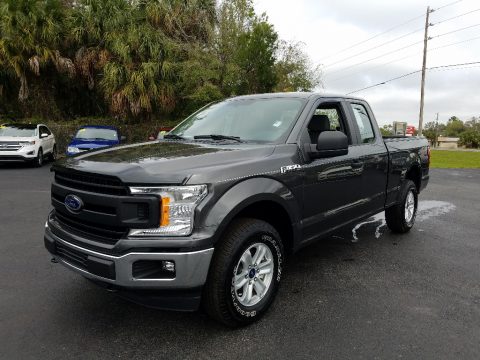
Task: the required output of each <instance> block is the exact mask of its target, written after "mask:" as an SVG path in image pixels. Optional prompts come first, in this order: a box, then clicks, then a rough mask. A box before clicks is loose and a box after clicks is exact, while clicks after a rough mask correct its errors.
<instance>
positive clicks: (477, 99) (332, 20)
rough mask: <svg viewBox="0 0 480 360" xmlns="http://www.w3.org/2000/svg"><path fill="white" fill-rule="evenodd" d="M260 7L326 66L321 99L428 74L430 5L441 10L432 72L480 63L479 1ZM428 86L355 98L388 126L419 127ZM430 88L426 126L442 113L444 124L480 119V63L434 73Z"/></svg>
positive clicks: (414, 81) (414, 83)
mask: <svg viewBox="0 0 480 360" xmlns="http://www.w3.org/2000/svg"><path fill="white" fill-rule="evenodd" d="M254 6H255V10H256V12H257V13H258V14H260V13H263V12H266V14H267V15H268V18H269V21H270V22H271V23H272V24H273V25H274V27H275V30H276V31H277V32H278V34H279V36H280V38H282V39H284V40H289V41H298V42H302V43H303V44H304V50H305V51H306V53H307V54H308V55H309V57H310V58H311V60H312V62H313V64H315V65H317V64H321V65H322V66H321V68H322V73H323V75H322V82H323V86H322V87H320V88H318V89H316V90H317V91H320V92H327V93H335V94H346V93H349V92H352V91H355V90H358V89H362V88H365V87H368V86H371V85H375V84H377V83H381V82H384V81H386V80H390V79H393V78H396V77H398V76H401V75H404V74H407V73H410V72H413V71H416V70H420V69H421V68H422V58H423V39H424V27H425V14H426V10H427V6H430V7H431V8H433V9H434V10H435V11H433V12H432V13H431V14H430V21H429V22H430V23H431V24H433V26H429V29H428V32H429V36H430V37H432V39H431V40H429V41H428V47H427V49H429V51H428V53H427V68H430V67H437V66H444V65H450V64H463V63H470V62H480V2H479V1H478V0H460V1H458V0H431V1H428V2H427V1H425V0H402V1H392V0H363V1H353V0H350V1H346V0H334V1H319V0H317V1H315V0H295V1H287V0H254ZM467 12H471V13H470V14H466V15H464V14H465V13H467ZM454 17H456V18H454ZM451 18H454V19H451ZM444 20H446V21H444ZM465 27H470V28H468V29H464V30H460V29H462V28H465ZM457 30H458V31H457ZM450 32H451V33H450ZM377 35H378V36H377ZM372 37H373V38H372ZM370 38H372V39H370ZM475 38H476V39H475ZM456 43H458V44H456ZM361 63H363V64H361ZM420 82H421V72H418V73H416V74H413V75H411V76H406V77H404V78H401V79H398V80H396V81H392V82H389V83H386V84H385V85H381V86H376V87H373V88H370V89H366V90H364V91H359V92H356V93H354V94H352V95H353V96H357V97H361V98H364V99H365V100H367V101H368V102H369V103H370V105H371V107H372V109H373V111H374V113H375V116H376V119H377V121H378V123H379V124H380V125H381V126H382V125H386V124H391V123H392V122H393V121H406V122H407V123H408V124H409V125H414V126H418V118H419V107H420ZM425 84H426V85H425V108H424V123H426V122H429V121H433V120H434V119H435V117H436V113H439V122H444V123H445V122H446V121H447V120H448V119H449V118H450V117H451V116H454V115H455V116H457V117H459V118H460V119H463V120H469V119H470V118H471V117H472V116H477V117H478V116H480V63H478V64H475V65H465V66H460V67H457V68H455V69H453V68H445V67H444V68H439V69H432V70H429V71H427V73H426V83H425Z"/></svg>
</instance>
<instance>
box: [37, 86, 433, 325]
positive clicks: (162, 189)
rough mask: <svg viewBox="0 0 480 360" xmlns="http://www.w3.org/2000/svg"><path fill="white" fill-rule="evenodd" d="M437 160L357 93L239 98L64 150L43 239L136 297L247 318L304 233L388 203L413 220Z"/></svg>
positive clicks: (389, 209)
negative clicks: (167, 125)
mask: <svg viewBox="0 0 480 360" xmlns="http://www.w3.org/2000/svg"><path fill="white" fill-rule="evenodd" d="M429 161H430V152H429V147H428V144H427V141H426V140H425V139H424V138H418V137H391V138H383V137H382V135H381V133H380V131H379V129H378V126H377V124H376V122H375V118H374V116H373V113H372V111H371V109H370V107H369V105H368V104H367V103H366V102H365V101H364V100H361V99H358V98H352V97H342V96H334V95H319V94H312V93H287V94H266V95H250V96H241V97H236V98H231V99H228V100H225V101H221V102H217V103H214V104H210V105H208V106H206V107H204V108H202V109H200V110H199V111H197V112H196V113H194V114H193V115H191V116H190V117H188V118H187V119H186V120H184V121H183V122H182V123H180V124H179V125H178V126H177V127H175V128H174V129H173V130H172V131H170V132H169V133H168V134H167V135H165V137H164V139H162V140H159V141H155V142H147V143H141V144H133V145H125V146H119V147H115V148H111V149H101V150H97V151H93V152H90V153H85V154H80V155H77V156H75V157H72V158H67V159H65V160H64V161H63V162H59V163H56V164H55V165H54V166H53V168H52V170H53V171H54V172H55V176H54V181H53V184H52V198H51V199H52V205H53V208H54V209H53V211H52V212H51V213H50V215H49V216H48V220H47V222H46V225H45V226H46V229H45V237H44V240H45V246H46V248H47V249H48V251H49V252H50V253H51V254H52V255H53V258H52V261H53V262H58V263H61V264H63V265H64V266H66V267H67V268H69V269H71V270H73V271H76V272H78V273H80V274H81V275H83V276H84V277H86V278H88V279H90V280H92V281H94V282H96V283H97V284H99V285H102V286H104V287H106V288H108V289H109V290H111V291H115V292H117V294H119V295H121V296H123V297H125V298H127V299H130V300H132V301H135V302H138V303H142V304H145V305H147V306H152V307H157V308H163V309H176V310H196V309H198V308H199V307H200V305H203V308H204V309H205V310H206V311H207V313H208V314H209V315H210V316H212V317H213V318H215V319H217V320H219V321H221V322H223V323H224V324H227V325H230V326H240V325H245V324H248V323H251V322H253V321H255V320H256V319H258V318H259V317H261V316H262V314H264V313H265V312H266V310H267V309H268V307H269V306H270V305H271V303H272V301H273V299H274V297H275V294H276V292H277V289H278V287H279V284H280V282H281V280H282V276H283V271H284V264H285V259H286V257H287V256H288V255H289V254H291V253H293V252H295V251H297V250H298V249H300V248H302V247H303V246H305V245H308V244H310V243H311V242H313V241H316V240H318V239H320V238H322V237H325V236H326V235H327V234H330V233H332V232H334V231H335V230H336V229H338V228H340V227H343V226H346V225H349V224H350V225H351V224H353V223H355V222H358V221H360V220H362V219H364V218H367V217H370V216H371V215H373V214H376V213H378V212H381V211H385V215H386V222H387V225H388V226H389V228H390V229H391V230H392V231H394V232H398V233H406V232H408V231H409V230H410V228H411V227H412V226H413V224H414V222H415V215H416V212H417V196H418V194H419V193H420V191H421V190H422V189H424V188H425V186H426V185H427V182H428V178H429V174H428V173H429Z"/></svg>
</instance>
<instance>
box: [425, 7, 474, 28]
mask: <svg viewBox="0 0 480 360" xmlns="http://www.w3.org/2000/svg"><path fill="white" fill-rule="evenodd" d="M477 11H480V8H478V9H475V10H471V11H468V12H466V13H463V14H460V15H457V16H453V17H451V18H448V19H444V20H440V21H438V22H436V23H433V24H432V26H433V25H439V24H443V23H444V22H447V21H450V20H454V19H458V18H460V17H462V16H465V15H468V14H471V13H474V12H477Z"/></svg>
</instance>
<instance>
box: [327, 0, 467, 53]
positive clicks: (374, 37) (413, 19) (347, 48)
mask: <svg viewBox="0 0 480 360" xmlns="http://www.w3.org/2000/svg"><path fill="white" fill-rule="evenodd" d="M462 1H463V0H457V1H453V2H451V3H448V4H445V5H442V6H440V7H438V8H436V9H432V11H438V10H441V9H443V8H446V7H448V6H452V5H455V4H458V3H459V2H462ZM465 15H466V14H465ZM424 16H425V14H424V13H422V14H421V15H418V16H415V17H413V18H411V19H409V20H407V21H405V22H403V23H401V24H398V25H395V26H392V27H391V28H388V29H387V30H385V31H382V32H380V33H378V34H376V35H373V36H371V37H369V38H368V39H365V40H362V41H360V42H358V43H355V44H352V45H350V46H347V47H346V48H343V49H341V50H339V51H337V52H335V53H333V54H330V55H327V56H326V57H325V58H324V60H327V59H330V58H332V57H334V56H336V55H338V54H341V53H343V52H345V51H347V50H350V49H353V48H355V47H357V46H360V45H362V44H365V43H366V42H369V41H371V40H373V39H376V38H377V37H379V36H382V35H385V34H387V33H389V32H391V31H393V30H395V29H398V28H400V27H402V26H404V25H407V24H410V23H411V22H414V21H415V20H417V19H420V18H423V17H424Z"/></svg>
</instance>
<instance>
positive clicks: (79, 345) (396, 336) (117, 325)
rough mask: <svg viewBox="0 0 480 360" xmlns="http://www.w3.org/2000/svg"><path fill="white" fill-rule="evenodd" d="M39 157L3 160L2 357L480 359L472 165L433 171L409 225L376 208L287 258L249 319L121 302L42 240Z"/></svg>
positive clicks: (479, 189) (45, 205)
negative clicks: (271, 297) (398, 230)
mask: <svg viewBox="0 0 480 360" xmlns="http://www.w3.org/2000/svg"><path fill="white" fill-rule="evenodd" d="M51 176H52V175H51V173H50V172H49V171H48V168H47V167H44V168H41V169H30V168H25V167H22V166H15V167H11V166H10V167H0V189H1V191H0V227H1V230H2V231H1V235H0V264H1V270H2V274H3V276H2V277H0V358H1V359H14V358H15V359H30V358H31V359H39V358H42V359H43V358H52V359H57V358H58V359H63V358H66V357H68V358H80V359H87V358H129V359H146V358H147V359H149V358H151V359H159V358H169V359H177V358H178V359H186V358H195V359H210V358H213V357H217V358H225V359H226V358H239V359H245V358H255V359H284V358H285V359H287V358H304V359H305V358H310V359H318V358H327V359H347V358H354V359H393V358H402V359H479V358H480V282H479V279H480V221H479V219H480V217H479V214H480V170H451V169H450V170H437V169H435V170H432V178H431V182H430V184H429V187H428V188H427V190H426V191H425V192H423V193H422V194H421V195H420V203H419V206H420V211H419V214H418V217H417V223H416V225H415V227H414V228H413V229H412V231H411V232H410V233H409V234H406V235H395V234H392V233H390V231H389V230H388V228H387V227H386V226H385V223H384V219H383V214H378V215H377V216H375V217H373V218H371V219H368V220H366V221H364V222H362V223H361V224H358V225H357V226H356V227H355V228H354V229H351V228H348V229H342V230H341V231H339V232H338V233H336V234H335V235H334V236H331V237H330V238H328V239H325V240H324V241H322V242H319V243H316V244H313V245H312V246H309V247H307V248H305V249H303V250H301V251H300V252H299V253H298V254H296V255H295V256H293V258H291V259H290V261H289V264H288V267H287V269H286V272H285V277H284V279H283V282H282V285H281V288H280V291H279V293H278V297H277V299H276V301H275V303H274V305H273V307H272V308H271V310H270V311H269V312H268V313H267V315H266V316H265V317H264V318H263V319H262V320H261V321H260V322H259V323H257V324H254V325H253V326H250V327H248V328H244V329H238V330H230V329H225V328H224V327H222V326H221V325H218V324H216V323H215V322H213V321H211V320H209V319H208V318H207V316H206V315H204V314H202V313H193V314H190V313H172V312H162V311H156V310H151V309H147V308H143V307H140V306H137V305H135V304H131V303H128V302H125V301H123V300H121V299H118V298H117V297H115V296H113V295H112V294H110V293H107V292H105V291H103V290H102V289H99V288H97V287H95V286H94V285H92V284H90V283H89V282H87V281H86V280H84V279H82V278H81V277H80V276H78V275H76V274H74V273H72V272H70V271H67V270H66V269H64V268H63V267H61V266H58V265H54V264H51V263H50V261H49V260H50V256H49V255H48V253H47V252H46V250H45V249H44V248H43V239H42V233H43V224H44V221H45V217H46V215H47V213H48V210H49V208H50V205H49V203H50V202H49V186H50V185H49V182H50V180H51Z"/></svg>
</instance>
